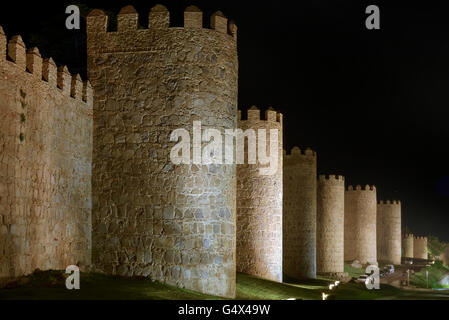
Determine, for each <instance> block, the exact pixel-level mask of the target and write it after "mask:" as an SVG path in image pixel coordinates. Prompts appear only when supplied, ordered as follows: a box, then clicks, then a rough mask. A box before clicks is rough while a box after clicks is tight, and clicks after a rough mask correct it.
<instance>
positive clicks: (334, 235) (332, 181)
mask: <svg viewBox="0 0 449 320" xmlns="http://www.w3.org/2000/svg"><path fill="white" fill-rule="evenodd" d="M344 201H345V179H344V177H343V176H334V175H330V176H329V177H328V178H327V177H326V176H324V175H320V176H319V178H318V185H317V223H316V225H317V230H316V268H317V273H319V274H339V273H343V272H344V215H345V206H344Z"/></svg>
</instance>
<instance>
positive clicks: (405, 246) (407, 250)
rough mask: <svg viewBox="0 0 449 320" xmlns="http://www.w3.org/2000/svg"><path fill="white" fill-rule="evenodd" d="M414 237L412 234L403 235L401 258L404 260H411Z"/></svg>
mask: <svg viewBox="0 0 449 320" xmlns="http://www.w3.org/2000/svg"><path fill="white" fill-rule="evenodd" d="M413 251H414V236H413V234H405V235H404V237H403V238H402V256H403V257H405V258H413V257H414V255H413Z"/></svg>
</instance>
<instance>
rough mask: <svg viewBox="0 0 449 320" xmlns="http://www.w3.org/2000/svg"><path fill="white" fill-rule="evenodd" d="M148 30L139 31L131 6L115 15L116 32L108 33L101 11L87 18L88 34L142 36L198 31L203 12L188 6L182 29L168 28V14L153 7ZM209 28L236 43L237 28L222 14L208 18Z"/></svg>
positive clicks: (105, 19) (104, 15)
mask: <svg viewBox="0 0 449 320" xmlns="http://www.w3.org/2000/svg"><path fill="white" fill-rule="evenodd" d="M148 18H149V22H148V29H139V25H138V21H139V14H138V13H137V11H136V9H135V8H134V7H133V6H132V5H128V6H126V7H123V8H122V9H121V10H120V12H119V13H118V15H117V31H116V32H108V27H109V18H108V16H107V15H106V14H105V13H104V11H103V10H100V9H94V10H92V11H91V12H90V13H89V15H88V16H87V33H88V34H101V35H104V34H112V33H139V34H141V35H142V34H144V33H145V32H147V31H149V30H156V29H185V30H195V29H196V30H198V29H205V28H204V27H203V12H202V11H201V10H200V9H199V8H198V7H196V6H188V7H187V8H186V9H185V11H184V28H179V27H170V12H169V11H168V9H167V8H166V7H165V6H164V5H161V4H157V5H155V6H154V7H153V8H152V9H151V10H150V12H149V17H148ZM210 27H211V29H209V30H213V31H215V32H218V33H222V34H226V35H228V36H229V37H230V38H234V39H235V41H237V26H236V25H235V23H234V22H233V21H228V19H227V18H226V17H225V16H224V14H223V13H222V12H220V11H216V12H215V13H213V14H212V15H211V17H210Z"/></svg>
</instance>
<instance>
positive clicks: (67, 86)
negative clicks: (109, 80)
mask: <svg viewBox="0 0 449 320" xmlns="http://www.w3.org/2000/svg"><path fill="white" fill-rule="evenodd" d="M0 64H8V65H10V66H15V67H16V68H18V69H19V70H21V71H23V73H24V76H25V75H26V74H28V75H29V76H31V77H34V78H35V80H36V81H42V82H46V83H47V84H48V86H50V87H54V88H55V89H56V88H58V89H59V90H60V91H61V92H62V93H63V94H64V95H66V96H70V97H72V98H73V99H76V100H80V101H83V102H85V103H87V104H88V105H90V106H91V105H92V103H93V92H92V86H91V85H90V83H89V81H84V82H83V81H82V79H81V77H80V76H79V75H78V74H74V75H72V74H70V72H69V70H68V69H67V67H66V66H60V67H59V68H58V67H57V66H56V64H55V62H54V61H53V59H52V58H47V59H43V58H42V56H41V54H40V52H39V49H38V48H30V49H28V50H27V49H26V45H25V43H24V42H23V40H22V37H21V36H20V35H15V36H13V37H11V39H9V41H7V37H6V35H5V33H4V31H3V28H2V27H1V26H0Z"/></svg>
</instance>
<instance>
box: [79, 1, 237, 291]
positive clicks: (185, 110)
mask: <svg viewBox="0 0 449 320" xmlns="http://www.w3.org/2000/svg"><path fill="white" fill-rule="evenodd" d="M138 21H139V19H138V14H137V12H136V10H135V9H134V8H133V7H132V6H127V7H124V8H123V9H122V10H121V11H120V13H119V14H118V16H117V23H118V25H117V31H114V32H109V31H108V17H107V16H106V15H105V13H104V12H103V11H101V10H93V11H92V12H91V13H90V14H89V16H88V17H87V54H88V63H87V64H88V74H89V77H90V78H91V79H92V84H93V87H94V89H95V98H94V147H93V166H92V189H93V195H92V198H93V201H92V202H93V210H92V225H93V250H92V252H93V254H92V256H93V261H94V263H95V266H96V267H97V268H99V269H101V270H103V271H105V272H106V273H112V274H120V275H126V276H132V275H143V276H148V277H150V278H151V279H154V280H159V281H162V282H166V283H169V284H172V285H176V286H179V287H183V288H187V289H192V290H197V291H200V292H203V293H207V294H214V295H219V296H225V297H234V295H235V267H236V266H235V261H236V259H235V235H236V233H235V213H236V171H235V164H224V165H223V164H207V165H203V164H201V162H198V161H196V162H195V163H193V164H191V163H189V164H179V165H176V164H174V163H173V162H172V161H171V160H170V151H171V149H172V147H173V146H174V145H175V144H176V142H175V141H171V140H170V135H171V133H172V132H173V130H175V129H186V130H187V131H188V132H189V133H190V135H191V136H192V131H193V127H194V126H193V122H194V121H196V120H197V121H201V124H202V126H204V127H210V128H214V129H218V130H220V131H222V132H224V130H225V129H235V128H236V127H237V86H238V58H237V36H236V32H237V27H236V26H235V24H233V23H228V20H227V19H226V18H225V17H224V16H223V14H222V13H221V12H216V13H214V14H213V15H212V16H211V20H210V25H211V29H207V28H204V27H203V14H202V12H201V11H200V10H199V9H198V8H196V7H195V6H190V7H188V8H187V9H186V10H185V12H184V27H183V28H182V27H175V28H172V27H169V25H170V14H169V12H168V11H167V9H166V8H165V7H164V6H162V5H156V6H155V7H153V8H152V9H151V11H150V13H149V26H148V28H139V27H138V24H139V23H138ZM199 135H200V139H201V131H200V132H199ZM197 137H198V134H197ZM197 143H198V142H197ZM199 143H200V144H201V140H200V141H199ZM207 144H209V141H207V142H203V147H204V146H206V145H207ZM193 145H194V146H195V142H193ZM199 149H200V148H194V150H193V153H194V154H196V153H197V152H198V151H201V150H199ZM194 158H195V157H194ZM196 159H197V158H196Z"/></svg>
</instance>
